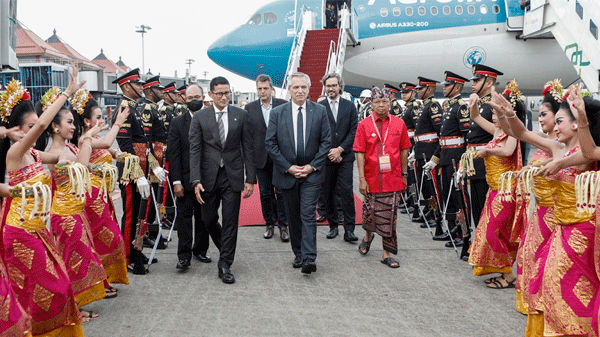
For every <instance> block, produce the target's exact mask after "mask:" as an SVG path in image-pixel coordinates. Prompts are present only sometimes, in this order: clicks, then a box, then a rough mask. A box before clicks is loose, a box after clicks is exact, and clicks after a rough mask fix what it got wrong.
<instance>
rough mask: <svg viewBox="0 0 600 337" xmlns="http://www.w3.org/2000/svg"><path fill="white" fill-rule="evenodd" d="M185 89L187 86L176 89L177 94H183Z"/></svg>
mask: <svg viewBox="0 0 600 337" xmlns="http://www.w3.org/2000/svg"><path fill="white" fill-rule="evenodd" d="M185 89H187V84H184V85H182V86H180V87H179V88H177V93H178V94H185Z"/></svg>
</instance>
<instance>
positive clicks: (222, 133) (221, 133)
mask: <svg viewBox="0 0 600 337" xmlns="http://www.w3.org/2000/svg"><path fill="white" fill-rule="evenodd" d="M223 113H224V111H219V112H217V114H218V115H219V119H218V122H217V124H219V138H220V139H221V147H223V148H224V147H225V124H223ZM219 166H220V167H223V154H222V151H221V162H220V163H219Z"/></svg>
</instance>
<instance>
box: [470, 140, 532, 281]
mask: <svg viewBox="0 0 600 337" xmlns="http://www.w3.org/2000/svg"><path fill="white" fill-rule="evenodd" d="M507 138H508V136H507V135H505V134H502V135H501V136H499V137H498V138H494V139H492V140H491V141H490V142H489V143H488V144H487V145H486V147H487V148H489V149H495V148H498V147H500V145H499V144H500V143H501V142H502V141H504V140H506V139H507ZM520 153H521V151H520V149H519V147H518V146H517V149H516V150H515V152H514V153H513V155H511V156H509V157H500V156H494V155H489V156H487V157H485V158H484V160H485V168H486V175H485V178H486V180H487V183H488V185H489V186H490V189H489V191H488V194H487V197H486V199H485V207H484V209H483V213H482V214H481V219H480V220H479V225H478V226H477V229H476V230H475V237H474V238H473V243H472V245H471V249H470V250H471V253H470V256H469V264H470V265H473V266H474V267H473V275H475V276H481V275H487V274H492V273H509V272H511V271H512V265H513V264H514V262H515V259H516V256H517V248H518V244H516V243H514V242H511V241H510V236H511V230H512V225H513V220H514V215H515V200H514V199H512V200H511V201H506V200H503V198H502V194H500V193H499V192H498V189H499V187H500V184H499V180H500V176H501V175H502V174H503V173H505V172H509V171H515V170H517V171H518V170H519V169H520V168H521V166H522V161H521V158H520V156H519V155H520ZM514 188H515V184H514V183H513V184H512V186H511V189H513V190H514ZM513 195H514V193H513Z"/></svg>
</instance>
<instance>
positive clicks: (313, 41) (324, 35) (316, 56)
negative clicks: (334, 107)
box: [298, 29, 340, 102]
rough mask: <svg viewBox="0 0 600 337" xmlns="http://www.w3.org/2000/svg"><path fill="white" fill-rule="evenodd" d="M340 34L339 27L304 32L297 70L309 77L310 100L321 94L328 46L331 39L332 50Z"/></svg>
mask: <svg viewBox="0 0 600 337" xmlns="http://www.w3.org/2000/svg"><path fill="white" fill-rule="evenodd" d="M339 35H340V30H339V29H322V30H309V31H308V32H307V33H306V39H305V40H304V46H303V48H302V55H301V56H300V67H299V68H298V71H299V72H302V73H305V74H306V75H308V77H310V82H311V87H310V94H309V95H310V96H309V97H310V100H311V101H313V102H316V101H317V99H318V98H319V96H320V95H321V92H322V89H323V84H321V79H322V78H323V76H325V72H326V71H327V59H328V58H329V46H330V45H331V42H332V41H333V43H334V46H333V50H336V49H335V48H336V46H335V45H336V44H337V42H338V38H339Z"/></svg>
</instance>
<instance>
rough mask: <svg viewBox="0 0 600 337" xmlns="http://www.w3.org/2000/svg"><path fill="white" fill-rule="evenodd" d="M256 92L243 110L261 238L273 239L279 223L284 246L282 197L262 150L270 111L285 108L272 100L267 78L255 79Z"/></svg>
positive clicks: (285, 228)
mask: <svg viewBox="0 0 600 337" xmlns="http://www.w3.org/2000/svg"><path fill="white" fill-rule="evenodd" d="M256 91H257V92H258V96H259V97H260V99H257V100H256V101H254V102H250V103H248V104H247V105H246V106H245V107H244V109H245V110H246V111H248V115H249V116H250V123H251V125H252V131H253V135H254V141H253V142H252V143H253V144H254V165H255V167H256V176H257V178H258V188H259V189H260V205H261V207H262V214H263V218H264V219H265V223H266V224H267V228H266V231H265V234H264V238H265V239H270V238H272V237H273V231H274V229H275V224H276V223H277V220H278V219H279V237H280V238H281V241H283V242H288V241H289V240H290V236H289V233H288V228H287V221H286V218H285V206H284V204H283V196H282V195H281V190H280V189H279V188H274V186H273V160H272V159H271V158H270V157H269V154H268V153H267V148H266V146H265V136H266V134H267V123H269V115H270V114H271V111H272V109H273V108H276V107H278V106H280V105H282V104H285V103H286V101H285V100H283V99H279V98H275V97H273V91H274V90H273V81H272V80H271V76H269V75H265V74H262V75H258V77H257V78H256Z"/></svg>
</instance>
